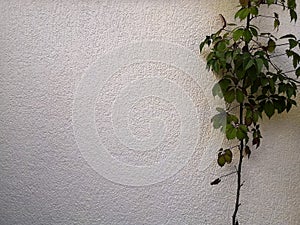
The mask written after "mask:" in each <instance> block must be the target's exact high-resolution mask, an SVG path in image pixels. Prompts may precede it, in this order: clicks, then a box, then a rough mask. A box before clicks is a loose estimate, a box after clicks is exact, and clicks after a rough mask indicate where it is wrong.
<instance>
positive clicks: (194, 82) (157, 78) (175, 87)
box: [0, 0, 300, 225]
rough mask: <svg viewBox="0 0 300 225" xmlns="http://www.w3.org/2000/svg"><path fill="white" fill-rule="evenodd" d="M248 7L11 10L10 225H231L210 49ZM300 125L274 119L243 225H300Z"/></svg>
mask: <svg viewBox="0 0 300 225" xmlns="http://www.w3.org/2000/svg"><path fill="white" fill-rule="evenodd" d="M235 5H236V2H235V1H233V0H232V1H227V0H221V1H211V0H201V1H200V0H184V1H177V0H173V1H134V0H126V1H110V0H107V1H83V0H80V1H67V0H66V1H58V0H57V1H56V0H55V1H47V0H42V1H28V0H23V1H20V0H19V1H16V0H11V1H8V0H7V1H5V0H3V1H1V2H0V11H1V12H0V31H1V32H0V37H1V38H0V48H1V51H0V66H1V67H0V73H1V76H0V79H1V82H0V85H1V88H0V96H1V98H0V100H1V101H0V104H1V106H0V110H1V111H0V112H1V117H0V123H1V131H0V224H1V225H2V224H3V225H9V224H24V225H25V224H30V225H31V224H64V225H65V224H112V225H121V224H122V225H139V224H151V225H152V224H165V225H167V224H168V225H185V224H195V225H196V224H197V225H199V224H201V225H202V224H203V225H205V224H207V225H224V224H230V217H231V214H232V210H233V208H232V206H233V201H234V192H235V186H233V185H232V183H233V182H235V178H234V177H228V178H227V179H226V182H223V183H222V185H218V186H217V187H211V186H210V185H209V183H210V181H212V180H213V179H214V178H215V177H216V176H217V175H219V174H223V173H224V174H225V173H226V172H228V171H232V170H233V169H234V168H233V166H232V167H228V168H225V169H222V170H220V169H219V168H218V167H217V166H216V163H215V162H214V157H215V152H214V151H215V150H214V149H216V148H217V147H218V146H219V144H220V142H221V141H222V139H221V136H219V135H218V134H216V135H217V136H216V137H215V138H211V134H214V133H213V132H214V131H212V130H211V126H210V123H209V120H210V113H211V110H212V105H214V104H215V103H214V102H213V101H214V100H213V99H212V98H211V96H210V95H208V94H207V93H209V92H210V88H211V85H212V81H213V76H212V74H210V73H208V72H205V70H204V64H203V62H202V61H201V56H199V55H198V44H199V42H200V40H202V39H203V37H205V35H206V34H207V33H208V32H210V31H212V30H213V29H216V28H217V27H218V26H219V25H220V21H219V20H218V16H217V15H218V14H219V13H222V14H224V15H225V16H226V17H228V18H231V13H232V10H233V8H234V7H233V6H235ZM285 21H288V20H287V18H286V19H285ZM260 22H261V23H263V24H265V26H269V24H268V22H267V21H260ZM283 24H284V23H283ZM283 27H284V28H285V29H287V31H290V30H293V31H294V32H298V35H299V26H295V27H290V26H289V27H288V26H283ZM146 41H148V42H150V43H152V44H153V43H158V44H154V47H155V48H152V49H149V46H148V45H146V46H145V45H144V44H143V43H147V42H146ZM132 43H137V44H132ZM128 46H129V47H128ZM157 46H160V47H161V48H157ZM174 46H175V47H174ZM119 50H121V51H120V52H125V53H123V55H122V54H120V55H121V56H120V55H119V54H116V53H118V51H119ZM166 52H168V54H167V55H164V54H165V53H166ZM197 57H199V61H198V62H197V61H195V59H197ZM105 60H106V61H105ZM176 60H179V61H176ZM103 62H107V63H103ZM279 63H283V65H284V63H285V61H284V60H283V61H280V62H279ZM112 68H113V69H112ZM195 69H198V70H199V71H198V75H199V77H197V76H196V75H197V73H195V72H194V71H196V70H195ZM89 87H90V88H89ZM80 91H82V92H80ZM85 94H86V95H85ZM298 102H299V101H298ZM216 104H217V103H216ZM82 106H84V107H82ZM85 107H86V108H85ZM187 109H188V110H187ZM85 110H89V111H85ZM85 112H87V113H91V112H92V113H91V115H90V114H85ZM299 115H300V113H299V109H294V110H293V111H292V112H291V113H290V114H289V115H282V116H277V117H276V118H275V119H273V120H272V121H271V123H270V122H269V121H268V120H265V122H264V124H263V128H262V129H263V134H264V139H263V147H261V148H260V149H259V150H256V151H255V152H253V155H252V157H251V159H250V160H249V161H246V162H245V167H244V180H245V184H244V186H243V195H242V200H241V201H242V207H241V209H240V217H241V219H240V223H241V224H245V225H246V224H248V225H262V224H263V225H265V224H272V225H285V224H289V225H297V224H300V217H299V211H300V202H299V201H300V200H299V199H300V189H299V187H300V176H299V172H300V166H299V157H300V153H299V146H300V132H299V128H300V116H299ZM91 118H92V119H91ZM77 119H78V120H77ZM91 128H93V129H91ZM89 129H90V130H89ZM80 131H83V132H81V133H80ZM81 135H86V136H83V137H84V138H82V136H81ZM92 137H97V138H92ZM83 141H85V145H82V143H83ZM184 143H187V144H186V145H185V146H184V148H183V144H184ZM86 146H87V148H84V147H86ZM90 149H95V152H94V153H92V151H89V150H90ZM97 149H98V152H97ZM178 149H179V150H180V151H178ZM182 151H184V154H182ZM110 160H111V161H110ZM109 162H111V164H109ZM182 162H183V163H182ZM172 165H176V166H174V167H172ZM153 168H154V169H153ZM116 171H117V172H116ZM135 172H136V173H135Z"/></svg>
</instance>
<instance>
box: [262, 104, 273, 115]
mask: <svg viewBox="0 0 300 225" xmlns="http://www.w3.org/2000/svg"><path fill="white" fill-rule="evenodd" d="M263 108H264V111H265V113H266V115H267V116H268V117H269V118H271V117H272V116H273V115H274V112H275V107H274V104H273V103H272V102H271V101H267V102H266V103H265V104H264V106H263Z"/></svg>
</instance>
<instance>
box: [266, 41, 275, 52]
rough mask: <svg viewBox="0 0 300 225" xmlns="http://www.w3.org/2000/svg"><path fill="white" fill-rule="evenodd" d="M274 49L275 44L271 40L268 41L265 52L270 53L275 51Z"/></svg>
mask: <svg viewBox="0 0 300 225" xmlns="http://www.w3.org/2000/svg"><path fill="white" fill-rule="evenodd" d="M275 48H276V43H275V41H274V40H273V39H270V40H269V41H268V46H267V50H268V52H270V53H272V52H274V51H275Z"/></svg>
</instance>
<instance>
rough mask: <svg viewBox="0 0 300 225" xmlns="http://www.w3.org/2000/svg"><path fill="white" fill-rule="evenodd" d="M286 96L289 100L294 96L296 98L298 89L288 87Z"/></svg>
mask: <svg viewBox="0 0 300 225" xmlns="http://www.w3.org/2000/svg"><path fill="white" fill-rule="evenodd" d="M286 95H287V97H288V98H291V97H292V96H293V95H294V96H296V89H295V88H293V87H292V86H291V85H287V90H286Z"/></svg>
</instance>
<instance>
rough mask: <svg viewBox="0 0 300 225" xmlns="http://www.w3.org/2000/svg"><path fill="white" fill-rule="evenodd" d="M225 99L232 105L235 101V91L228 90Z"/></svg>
mask: <svg viewBox="0 0 300 225" xmlns="http://www.w3.org/2000/svg"><path fill="white" fill-rule="evenodd" d="M224 99H225V101H226V102H228V103H232V102H233V101H234V99H235V91H234V90H233V89H231V90H228V91H226V92H225V93H224Z"/></svg>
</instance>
